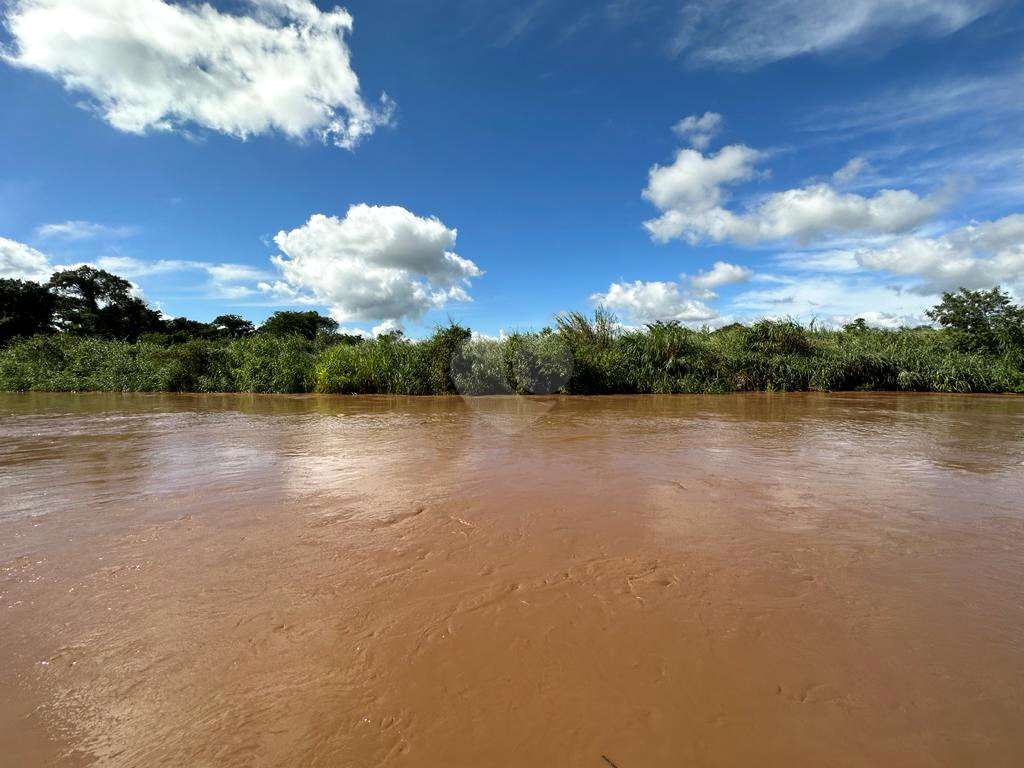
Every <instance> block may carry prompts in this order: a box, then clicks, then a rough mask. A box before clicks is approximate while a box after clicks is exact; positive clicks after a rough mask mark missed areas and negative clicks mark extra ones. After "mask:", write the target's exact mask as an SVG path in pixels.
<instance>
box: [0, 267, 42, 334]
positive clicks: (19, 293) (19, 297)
mask: <svg viewBox="0 0 1024 768" xmlns="http://www.w3.org/2000/svg"><path fill="white" fill-rule="evenodd" d="M54 303H55V301H54V297H53V294H51V293H50V292H49V291H48V290H46V286H43V285H40V284H39V283H33V282H32V281H30V280H9V279H6V278H4V279H0V345H2V344H6V343H7V342H8V341H10V340H11V339H13V338H15V337H17V336H34V335H35V334H37V333H49V332H50V331H52V330H53V307H54Z"/></svg>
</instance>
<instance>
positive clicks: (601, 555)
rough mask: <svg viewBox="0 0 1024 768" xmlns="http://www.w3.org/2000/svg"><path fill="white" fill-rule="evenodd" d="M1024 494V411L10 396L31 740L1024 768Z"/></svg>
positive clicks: (291, 754)
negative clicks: (1023, 765) (1023, 579)
mask: <svg viewBox="0 0 1024 768" xmlns="http://www.w3.org/2000/svg"><path fill="white" fill-rule="evenodd" d="M1022 480H1024V401H1022V400H1020V399H1016V398H1011V397H982V396H965V397H960V396H947V395H942V396H927V395H910V396H905V395H888V394H886V395H876V394H864V395H861V394H857V395H817V394H796V395H768V394H757V395H736V396H732V395H730V396H685V397H609V398H585V399H577V398H548V399H536V400H525V399H520V398H506V399H504V400H502V399H493V398H479V399H471V400H468V401H467V400H463V399H461V398H393V397H319V396H295V397H292V396H270V397H267V396H247V395H111V394H90V395H46V394H33V393H30V394H17V395H14V394H7V395H5V394H0V568H2V570H0V613H2V615H3V619H4V623H3V630H4V631H3V632H2V633H0V660H2V661H3V662H4V663H3V664H2V665H0V686H3V689H4V690H5V691H14V692H15V693H14V694H11V695H9V696H8V697H7V698H6V699H5V700H4V702H3V705H2V706H0V735H2V737H3V739H2V742H3V744H4V745H5V747H4V749H5V754H7V755H9V756H10V755H13V758H11V759H14V760H15V762H14V764H26V765H48V764H59V765H77V764H84V765H87V764H92V763H95V764H98V765H104V766H137V765H155V764H168V765H218V766H220V765H226V766H231V765H238V766H243V765H244V766H252V765H257V766H270V765H307V766H332V767H333V766H348V765H351V766H369V765H379V766H403V765H404V766H441V765H451V766H482V765H486V766H506V765H507V766H542V765H543V766H547V765H552V766H554V765H557V766H601V765H607V762H606V761H604V758H608V759H609V760H611V761H613V762H614V763H615V764H616V765H618V766H620V768H636V767H638V766H644V767H646V768H651V767H652V766H680V765H722V766H727V765H728V766H731V765H745V764H750V765H767V764H775V763H783V762H784V763H786V764H787V765H850V766H854V765H857V766H862V765H891V764H897V763H898V764H909V765H969V764H971V765H1016V764H1017V761H1018V759H1019V756H1020V754H1021V753H1022V750H1024V736H1021V735H1020V733H1019V727H1018V726H1019V723H1020V722H1022V717H1024V711H1022V709H1024V593H1022V589H1021V586H1020V577H1019V574H1020V573H1021V569H1022V566H1024V513H1022V511H1021V507H1022V505H1021V503H1020V497H1021V495H1022V491H1024V482H1022ZM19 761H20V763H19Z"/></svg>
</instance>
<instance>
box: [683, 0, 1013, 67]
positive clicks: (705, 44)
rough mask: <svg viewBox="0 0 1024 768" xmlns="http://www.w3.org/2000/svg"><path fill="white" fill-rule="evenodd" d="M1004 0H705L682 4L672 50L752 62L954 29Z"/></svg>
mask: <svg viewBox="0 0 1024 768" xmlns="http://www.w3.org/2000/svg"><path fill="white" fill-rule="evenodd" d="M999 4H1000V0H858V2H849V0H768V1H766V0H700V2H687V3H684V4H683V6H682V9H681V12H680V15H679V17H680V18H681V19H682V22H681V25H680V27H679V29H678V32H677V34H676V36H675V39H674V41H673V43H672V49H673V52H674V53H676V54H683V55H685V56H686V57H687V58H689V59H690V60H691V61H695V62H698V63H705V64H707V63H710V64H724V65H728V66H740V67H749V66H757V65H761V64H767V63H769V62H772V61H779V60H781V59H786V58H789V57H792V56H798V55H800V54H805V53H818V52H827V51H832V50H837V49H841V48H844V47H848V46H851V45H856V44H858V43H860V42H863V41H864V40H866V39H867V38H869V37H870V39H871V45H872V48H873V49H874V50H878V48H879V47H884V46H886V45H887V44H891V43H892V42H893V41H895V40H898V39H900V38H904V37H908V36H911V35H943V34H948V33H950V32H955V31H956V30H958V29H961V28H963V27H965V26H966V25H968V24H970V23H971V22H972V21H974V20H976V19H978V18H980V17H981V16H983V15H985V14H986V13H988V12H989V11H990V10H992V9H993V8H994V7H996V6H997V5H999Z"/></svg>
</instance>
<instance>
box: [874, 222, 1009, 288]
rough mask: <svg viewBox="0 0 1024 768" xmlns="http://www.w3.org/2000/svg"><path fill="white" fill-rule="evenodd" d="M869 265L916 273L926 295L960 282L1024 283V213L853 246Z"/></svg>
mask: <svg viewBox="0 0 1024 768" xmlns="http://www.w3.org/2000/svg"><path fill="white" fill-rule="evenodd" d="M854 256H855V258H856V260H857V263H858V264H860V266H861V267H863V268H864V269H867V270H884V271H886V272H889V273H892V274H895V275H904V276H909V277H915V278H918V279H919V282H918V283H917V284H916V285H915V286H914V291H916V292H918V293H922V294H925V295H928V294H935V293H939V292H941V291H955V290H957V289H958V288H961V287H964V288H970V289H978V288H991V287H992V286H993V285H999V284H1001V285H1009V286H1013V287H1015V289H1016V290H1017V291H1018V292H1020V291H1021V289H1024V214H1020V213H1017V214H1012V215H1009V216H1006V217H1004V218H1001V219H997V220H995V221H986V222H980V223H975V224H970V225H968V226H966V227H962V228H960V229H956V230H953V231H951V232H948V233H946V234H944V235H941V236H938V237H907V238H902V239H899V240H897V241H895V242H893V243H892V244H890V245H888V246H887V247H884V248H878V249H873V250H861V251H856V252H855V253H854Z"/></svg>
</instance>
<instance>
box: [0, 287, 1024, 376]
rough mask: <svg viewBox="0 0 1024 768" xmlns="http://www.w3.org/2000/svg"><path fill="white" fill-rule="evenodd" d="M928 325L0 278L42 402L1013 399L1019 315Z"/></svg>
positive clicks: (951, 312) (1001, 311) (0, 320)
mask: <svg viewBox="0 0 1024 768" xmlns="http://www.w3.org/2000/svg"><path fill="white" fill-rule="evenodd" d="M929 316H930V317H931V319H932V320H933V321H935V322H936V323H937V324H938V326H939V327H938V328H935V327H930V326H922V327H918V328H902V329H899V330H882V329H875V328H870V327H868V326H867V324H866V323H865V322H864V321H863V320H857V321H856V322H853V323H850V324H849V325H846V326H844V327H843V328H842V329H840V330H833V329H825V328H820V327H813V326H812V327H804V326H801V325H799V324H797V323H795V322H793V321H791V320H762V321H759V322H756V323H753V324H752V325H749V326H744V325H739V324H734V325H730V326H726V327H725V328H720V329H717V330H710V329H704V330H699V331H697V330H691V329H689V328H685V327H683V326H681V325H679V324H677V323H673V322H658V323H653V324H650V325H648V326H647V327H646V328H644V329H642V330H626V329H623V328H621V326H620V325H619V324H618V323H617V322H616V319H615V317H614V315H612V314H611V313H609V312H607V311H605V310H603V309H598V310H597V311H596V312H595V313H594V315H593V316H585V315H583V314H580V313H578V312H572V313H566V314H561V315H558V316H556V317H555V322H554V326H553V327H552V328H545V329H544V330H543V331H541V332H539V333H513V334H511V335H509V336H508V337H506V338H502V339H484V338H474V337H473V336H472V334H471V332H470V331H469V329H467V328H464V327H462V326H459V325H455V324H451V325H449V326H447V327H441V328H438V329H436V331H435V332H434V333H433V335H431V336H430V337H429V338H427V339H423V340H419V341H411V340H408V339H405V338H404V337H403V336H402V334H401V333H400V332H395V333H390V334H384V335H382V336H378V337H377V338H375V339H364V338H362V337H360V336H352V335H346V334H339V333H337V323H335V322H334V321H333V320H331V319H330V318H327V317H323V316H321V315H319V314H318V313H316V312H277V313H275V314H274V315H273V316H272V317H271V318H269V319H268V320H267V321H266V322H265V323H264V324H263V325H262V326H260V327H259V328H255V327H253V325H252V323H250V322H248V321H247V320H244V319H243V318H241V317H238V316H236V315H222V316H220V317H218V318H216V319H215V320H214V322H213V323H200V322H196V321H192V320H187V319H184V318H175V319H171V320H165V319H162V318H161V317H160V315H159V314H158V313H157V312H155V311H154V310H152V309H151V308H149V307H148V306H146V304H145V302H143V301H142V300H141V299H139V298H137V297H135V296H133V295H132V292H131V285H130V283H128V282H127V281H125V280H123V279H121V278H119V277H117V276H115V275H111V274H110V273H107V272H104V271H103V270H97V269H94V268H92V267H80V268H79V269H77V270H68V271H65V272H59V273H57V274H55V275H54V276H53V278H52V279H51V280H50V282H49V283H48V284H46V285H39V284H36V283H30V282H23V281H19V280H0V389H3V390H50V391H87V390H112V391H172V392H329V393H330V392H333V393H360V394H376V393H382V394H408V395H419V394H423V395H426V394H445V393H454V392H460V393H462V394H468V395H474V394H493V393H502V392H518V393H521V394H525V393H531V392H549V391H552V388H551V387H548V386H546V385H547V384H548V383H550V382H557V391H560V392H564V393H566V394H613V393H623V394H626V393H671V392H733V391H750V390H776V391H793V390H907V391H926V392H1024V308H1022V307H1019V306H1016V305H1014V304H1013V303H1012V302H1011V301H1010V299H1009V297H1008V296H1007V295H1006V294H1005V293H1004V292H1002V291H1001V290H999V289H998V288H993V289H991V290H988V291H968V290H964V289H961V290H960V291H959V292H957V293H955V294H952V293H947V294H944V295H943V299H942V302H941V303H939V304H938V305H937V306H936V307H935V308H934V309H933V310H931V311H930V312H929Z"/></svg>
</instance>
